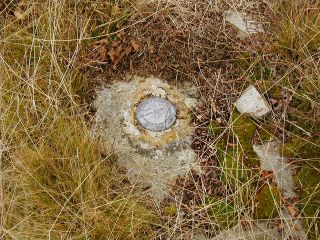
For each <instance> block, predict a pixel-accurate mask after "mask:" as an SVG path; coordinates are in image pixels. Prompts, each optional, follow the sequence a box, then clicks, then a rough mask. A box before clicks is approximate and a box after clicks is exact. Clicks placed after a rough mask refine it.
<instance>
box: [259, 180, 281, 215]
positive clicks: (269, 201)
mask: <svg viewBox="0 0 320 240" xmlns="http://www.w3.org/2000/svg"><path fill="white" fill-rule="evenodd" d="M280 200H281V193H280V191H279V189H278V188H276V187H274V186H269V185H264V186H262V188H261V189H260V190H259V191H258V193H257V194H256V195H255V198H254V203H255V204H256V207H255V211H254V216H255V218H257V219H269V218H275V217H276V216H278V214H279V213H278V208H279V205H280Z"/></svg>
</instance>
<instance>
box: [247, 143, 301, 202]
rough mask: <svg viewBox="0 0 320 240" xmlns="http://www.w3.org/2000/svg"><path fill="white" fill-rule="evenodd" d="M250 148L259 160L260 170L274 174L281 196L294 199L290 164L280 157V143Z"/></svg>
mask: <svg viewBox="0 0 320 240" xmlns="http://www.w3.org/2000/svg"><path fill="white" fill-rule="evenodd" d="M252 147H253V150H254V151H255V153H256V154H257V155H258V157H259V159H260V162H261V169H262V170H265V171H272V172H273V173H274V176H275V181H276V183H277V185H278V186H279V187H280V189H281V190H282V193H283V196H284V197H286V198H292V197H296V194H295V192H294V183H293V178H292V171H291V167H290V163H288V161H287V159H286V158H285V157H283V156H281V155H280V148H281V143H280V142H278V141H272V142H267V143H265V144H262V145H253V146H252Z"/></svg>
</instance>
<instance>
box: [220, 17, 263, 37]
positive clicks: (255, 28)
mask: <svg viewBox="0 0 320 240" xmlns="http://www.w3.org/2000/svg"><path fill="white" fill-rule="evenodd" d="M225 20H226V21H227V22H229V23H231V24H232V25H234V26H235V27H236V28H238V29H239V31H240V32H239V37H241V38H245V37H247V36H248V35H249V34H254V33H260V32H264V30H263V27H262V24H261V23H259V22H257V21H255V20H253V19H252V18H251V17H249V16H248V15H247V14H246V13H241V12H237V11H228V12H227V13H226V15H225Z"/></svg>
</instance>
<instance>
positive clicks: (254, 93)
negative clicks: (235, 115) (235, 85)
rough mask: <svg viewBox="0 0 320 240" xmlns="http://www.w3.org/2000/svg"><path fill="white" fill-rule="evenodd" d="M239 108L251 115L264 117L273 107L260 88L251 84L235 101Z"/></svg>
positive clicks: (242, 112) (240, 110)
mask: <svg viewBox="0 0 320 240" xmlns="http://www.w3.org/2000/svg"><path fill="white" fill-rule="evenodd" d="M235 106H236V108H237V110H238V111H239V112H240V113H241V114H246V115H248V116H251V117H257V118H259V117H262V116H264V115H266V114H268V113H269V112H270V111H271V107H270V106H269V104H268V103H267V101H266V100H265V99H264V98H263V96H262V95H261V94H260V93H259V92H258V90H257V89H256V88H255V87H254V86H253V85H251V86H249V87H248V88H247V89H246V90H245V91H244V93H243V94H242V95H241V96H240V98H239V99H238V100H237V101H236V102H235Z"/></svg>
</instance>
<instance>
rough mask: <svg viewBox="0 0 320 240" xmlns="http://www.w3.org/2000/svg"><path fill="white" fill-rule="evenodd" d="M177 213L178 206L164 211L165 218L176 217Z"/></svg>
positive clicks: (166, 208)
mask: <svg viewBox="0 0 320 240" xmlns="http://www.w3.org/2000/svg"><path fill="white" fill-rule="evenodd" d="M177 212H178V210H177V207H176V206H169V207H165V208H164V210H163V213H164V215H165V216H174V215H176V214H177Z"/></svg>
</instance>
